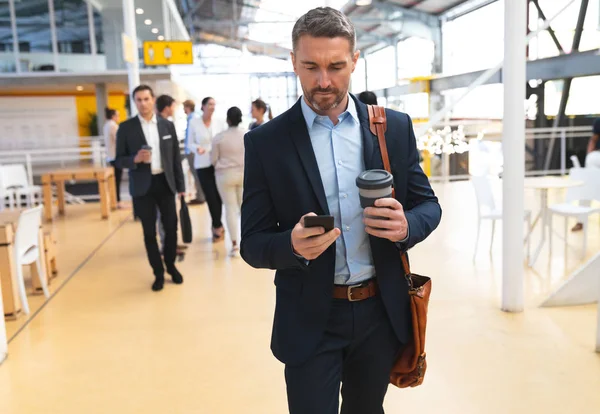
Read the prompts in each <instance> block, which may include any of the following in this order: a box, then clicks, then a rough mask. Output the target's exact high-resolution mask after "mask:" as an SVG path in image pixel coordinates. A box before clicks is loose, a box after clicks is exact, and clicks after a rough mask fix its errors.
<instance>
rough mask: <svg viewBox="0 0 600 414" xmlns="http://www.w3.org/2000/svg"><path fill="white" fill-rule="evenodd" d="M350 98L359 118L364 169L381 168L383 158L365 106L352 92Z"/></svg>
mask: <svg viewBox="0 0 600 414" xmlns="http://www.w3.org/2000/svg"><path fill="white" fill-rule="evenodd" d="M350 98H352V99H354V103H355V104H356V111H357V113H358V118H359V120H360V127H361V131H362V141H363V157H364V161H365V170H373V169H382V168H383V160H382V159H381V152H380V151H379V142H378V141H377V137H376V136H375V135H373V134H372V133H371V129H370V128H369V113H368V111H367V106H366V105H365V104H363V103H362V102H360V101H359V100H358V99H356V97H355V96H354V95H352V94H350Z"/></svg>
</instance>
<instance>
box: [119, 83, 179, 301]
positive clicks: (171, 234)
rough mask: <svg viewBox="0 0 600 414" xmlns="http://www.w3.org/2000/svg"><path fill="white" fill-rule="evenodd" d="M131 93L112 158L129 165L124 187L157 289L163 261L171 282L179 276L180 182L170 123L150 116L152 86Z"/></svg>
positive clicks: (175, 146) (177, 148)
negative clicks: (159, 228)
mask: <svg viewBox="0 0 600 414" xmlns="http://www.w3.org/2000/svg"><path fill="white" fill-rule="evenodd" d="M132 94H133V99H134V100H135V104H136V107H137V110H138V113H139V114H138V116H134V117H133V118H130V119H128V120H127V121H125V122H123V123H122V124H121V125H120V126H119V130H118V131H117V159H116V164H117V166H118V167H119V168H128V169H129V192H130V193H131V197H132V198H133V207H134V209H135V212H136V214H137V216H138V217H139V218H140V219H141V221H142V227H143V230H144V244H145V246H146V253H147V255H148V261H149V262H150V265H151V266H152V271H153V273H154V283H153V284H152V290H153V291H155V292H157V291H160V290H162V288H163V285H164V281H165V279H164V274H165V267H166V269H167V273H169V274H170V275H171V278H172V280H173V283H176V284H181V283H183V276H182V275H181V273H179V270H177V268H176V267H175V258H176V252H177V210H176V206H175V195H176V194H179V195H184V194H185V182H184V177H183V170H182V168H181V158H180V154H179V141H178V140H177V133H176V132H175V126H174V125H173V123H172V122H171V121H168V120H167V119H164V118H163V117H160V116H158V117H157V116H156V113H155V112H154V101H155V99H154V92H153V91H152V89H151V88H150V87H149V86H148V85H140V86H138V87H137V88H135V89H134V90H133V92H132ZM149 147H150V148H149ZM157 210H158V211H160V218H161V221H162V224H163V227H164V230H165V243H164V264H163V258H162V257H161V254H160V251H159V249H158V243H157V241H156V212H157Z"/></svg>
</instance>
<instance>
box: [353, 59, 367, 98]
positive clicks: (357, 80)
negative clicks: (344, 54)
mask: <svg viewBox="0 0 600 414" xmlns="http://www.w3.org/2000/svg"><path fill="white" fill-rule="evenodd" d="M365 70H366V68H365V60H364V59H363V58H360V59H358V62H356V69H354V73H353V74H352V85H351V86H352V92H353V93H361V92H362V91H364V90H366V89H367V84H366V78H365Z"/></svg>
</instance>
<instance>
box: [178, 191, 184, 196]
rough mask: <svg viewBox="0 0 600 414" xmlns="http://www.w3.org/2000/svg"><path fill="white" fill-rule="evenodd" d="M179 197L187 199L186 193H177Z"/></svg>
mask: <svg viewBox="0 0 600 414" xmlns="http://www.w3.org/2000/svg"><path fill="white" fill-rule="evenodd" d="M177 195H178V196H179V197H185V192H183V193H177Z"/></svg>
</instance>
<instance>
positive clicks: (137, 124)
mask: <svg viewBox="0 0 600 414" xmlns="http://www.w3.org/2000/svg"><path fill="white" fill-rule="evenodd" d="M133 119H135V130H136V132H137V134H138V135H139V137H140V139H141V140H142V143H143V144H142V145H148V141H147V140H146V135H144V130H143V129H142V122H141V121H140V118H139V116H138V115H136V116H135V117H134V118H133Z"/></svg>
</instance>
